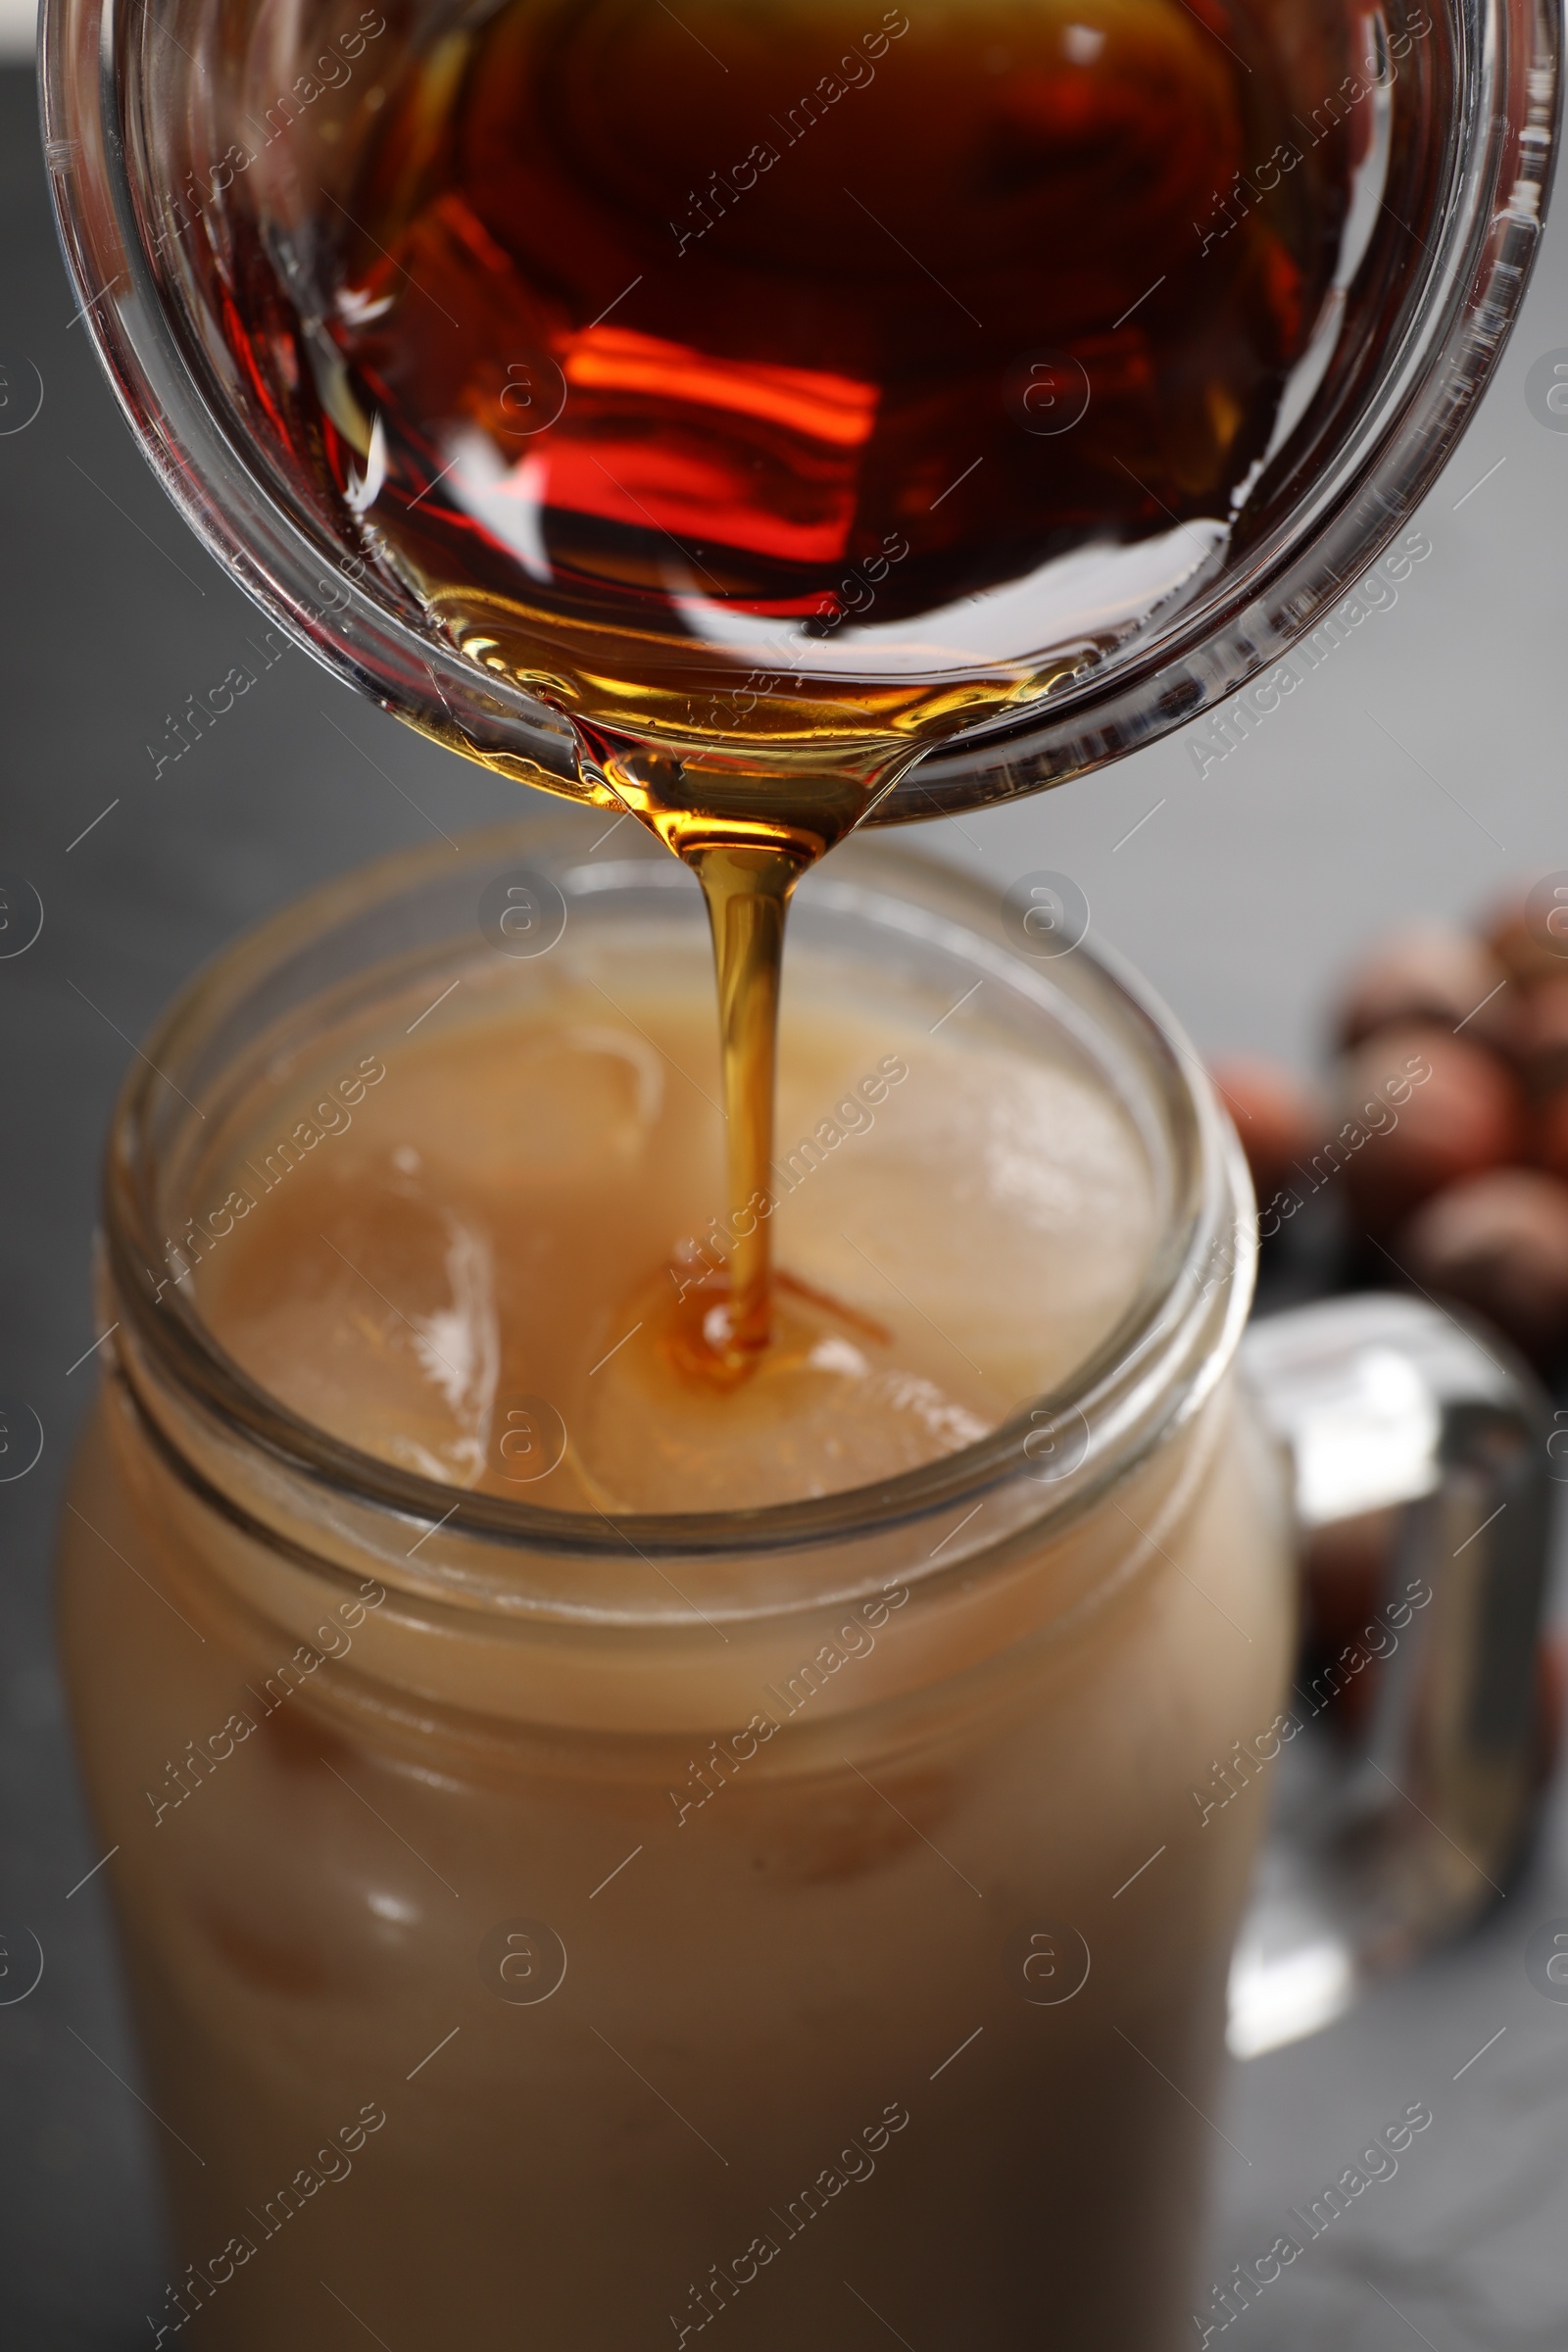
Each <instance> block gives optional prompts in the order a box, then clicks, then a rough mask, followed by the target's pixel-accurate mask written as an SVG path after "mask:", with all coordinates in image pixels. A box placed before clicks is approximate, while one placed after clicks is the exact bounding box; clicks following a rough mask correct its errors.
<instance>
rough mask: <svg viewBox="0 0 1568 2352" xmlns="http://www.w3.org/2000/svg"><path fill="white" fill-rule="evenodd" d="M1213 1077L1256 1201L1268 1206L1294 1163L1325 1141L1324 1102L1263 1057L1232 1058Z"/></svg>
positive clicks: (1219, 1064) (1214, 1068)
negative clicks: (1232, 1122) (1237, 1139)
mask: <svg viewBox="0 0 1568 2352" xmlns="http://www.w3.org/2000/svg"><path fill="white" fill-rule="evenodd" d="M1209 1075H1210V1076H1211V1077H1212V1079H1213V1081H1214V1090H1215V1092H1216V1094H1218V1096H1219V1098H1220V1100H1221V1102H1222V1103H1224V1105H1225V1107H1226V1109H1227V1110H1228V1111H1229V1112H1230V1114H1231V1117H1232V1118H1233V1119H1234V1120H1235V1122H1236V1132H1237V1134H1238V1135H1239V1136H1240V1138H1241V1142H1242V1150H1243V1151H1244V1152H1246V1154H1247V1164H1248V1166H1249V1167H1250V1169H1251V1171H1252V1185H1253V1188H1254V1190H1255V1191H1256V1194H1257V1197H1258V1199H1259V1201H1268V1200H1270V1199H1272V1197H1273V1195H1274V1194H1275V1193H1277V1192H1278V1191H1279V1189H1280V1187H1281V1185H1282V1184H1285V1183H1287V1182H1288V1181H1289V1179H1290V1175H1291V1172H1292V1169H1293V1167H1294V1165H1295V1162H1296V1161H1297V1160H1299V1159H1301V1158H1304V1157H1305V1155H1306V1154H1307V1153H1308V1152H1311V1151H1312V1150H1313V1148H1314V1147H1315V1146H1316V1145H1317V1144H1318V1143H1319V1142H1320V1141H1321V1139H1322V1135H1323V1127H1324V1111H1323V1104H1322V1101H1321V1099H1320V1097H1319V1096H1318V1095H1317V1094H1316V1092H1315V1091H1314V1090H1313V1089H1312V1088H1311V1087H1310V1086H1308V1085H1307V1084H1306V1082H1305V1080H1304V1079H1301V1078H1299V1077H1298V1076H1297V1075H1296V1072H1295V1071H1294V1070H1289V1069H1286V1068H1285V1067H1284V1065H1283V1064H1282V1063H1280V1062H1277V1061H1268V1060H1265V1059H1264V1058H1263V1056H1262V1055H1261V1054H1233V1055H1230V1056H1228V1057H1227V1058H1226V1059H1225V1060H1223V1061H1216V1062H1215V1063H1214V1064H1213V1065H1212V1068H1211V1069H1210V1072H1209Z"/></svg>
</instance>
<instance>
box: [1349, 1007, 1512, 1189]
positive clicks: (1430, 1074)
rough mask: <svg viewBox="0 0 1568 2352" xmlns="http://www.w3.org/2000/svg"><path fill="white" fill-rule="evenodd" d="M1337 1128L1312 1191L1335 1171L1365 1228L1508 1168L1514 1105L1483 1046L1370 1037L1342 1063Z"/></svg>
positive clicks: (1507, 1081) (1508, 1077) (1416, 1032)
mask: <svg viewBox="0 0 1568 2352" xmlns="http://www.w3.org/2000/svg"><path fill="white" fill-rule="evenodd" d="M1336 1107H1337V1111H1338V1117H1339V1122H1340V1123H1339V1125H1338V1126H1337V1127H1336V1129H1335V1131H1334V1133H1333V1135H1332V1136H1330V1137H1329V1138H1328V1139H1327V1140H1326V1141H1325V1142H1324V1143H1323V1144H1322V1145H1320V1147H1319V1148H1318V1150H1317V1151H1316V1152H1314V1153H1313V1155H1312V1158H1311V1162H1310V1168H1311V1173H1312V1175H1313V1177H1314V1179H1315V1181H1316V1182H1318V1183H1319V1184H1321V1183H1324V1182H1327V1181H1328V1178H1329V1176H1330V1175H1331V1174H1332V1173H1334V1172H1335V1171H1339V1170H1343V1173H1344V1179H1345V1184H1346V1188H1347V1190H1348V1194H1349V1197H1350V1199H1351V1201H1353V1202H1354V1204H1355V1206H1356V1208H1357V1209H1358V1210H1359V1211H1360V1214H1361V1215H1362V1217H1363V1218H1364V1219H1365V1221H1366V1223H1367V1224H1368V1225H1369V1226H1372V1227H1375V1228H1382V1227H1385V1226H1388V1225H1391V1224H1393V1223H1395V1222H1396V1221H1397V1219H1399V1218H1401V1217H1403V1216H1406V1215H1408V1214H1409V1212H1410V1210H1411V1209H1412V1208H1414V1207H1416V1206H1417V1204H1418V1203H1419V1202H1420V1201H1425V1200H1427V1199H1428V1198H1429V1197H1430V1196H1431V1195H1432V1194H1433V1193H1436V1192H1440V1191H1441V1190H1442V1189H1443V1187H1444V1186H1445V1185H1446V1184H1452V1183H1454V1182H1455V1181H1456V1180H1458V1179H1459V1178H1461V1177H1465V1176H1477V1175H1480V1174H1481V1173H1482V1172H1483V1170H1485V1169H1487V1168H1495V1167H1498V1166H1500V1165H1502V1164H1503V1163H1504V1162H1505V1161H1507V1160H1510V1159H1513V1158H1515V1157H1516V1156H1517V1155H1518V1153H1519V1152H1520V1150H1521V1149H1522V1146H1523V1143H1524V1139H1525V1132H1526V1130H1525V1113H1524V1099H1523V1095H1522V1093H1521V1090H1520V1087H1519V1082H1518V1080H1517V1079H1516V1078H1515V1076H1514V1075H1513V1072H1512V1071H1511V1070H1510V1069H1509V1068H1508V1067H1507V1065H1506V1064H1505V1063H1504V1062H1502V1061H1500V1060H1499V1059H1498V1058H1497V1056H1496V1055H1495V1054H1491V1053H1489V1052H1488V1051H1487V1049H1486V1048H1485V1047H1484V1046H1478V1045H1472V1044H1471V1043H1470V1041H1469V1039H1468V1038H1463V1037H1453V1036H1451V1035H1450V1034H1449V1033H1448V1032H1447V1031H1446V1029H1434V1028H1429V1027H1425V1026H1422V1025H1420V1024H1414V1025H1411V1026H1409V1027H1405V1028H1399V1029H1384V1030H1380V1031H1379V1032H1378V1034H1377V1036H1376V1037H1372V1038H1368V1039H1367V1040H1366V1041H1365V1042H1364V1043H1363V1044H1361V1045H1360V1046H1358V1047H1357V1048H1356V1049H1355V1052H1354V1053H1353V1054H1348V1055H1347V1056H1346V1058H1345V1060H1344V1062H1343V1063H1342V1065H1341V1071H1340V1077H1339V1083H1338V1086H1337V1088H1336Z"/></svg>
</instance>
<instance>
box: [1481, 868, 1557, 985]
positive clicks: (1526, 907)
mask: <svg viewBox="0 0 1568 2352" xmlns="http://www.w3.org/2000/svg"><path fill="white" fill-rule="evenodd" d="M1555 880H1556V877H1555V876H1554V875H1551V874H1546V875H1544V876H1543V878H1542V880H1541V881H1540V882H1537V883H1536V884H1534V885H1533V886H1532V887H1531V888H1529V889H1526V890H1521V891H1518V892H1516V893H1515V894H1514V896H1513V897H1512V898H1510V899H1508V900H1506V901H1505V902H1504V903H1503V905H1502V906H1500V907H1498V908H1497V909H1496V910H1495V913H1494V915H1493V917H1492V920H1491V921H1490V922H1489V923H1488V925H1487V930H1486V939H1487V945H1488V946H1489V947H1490V948H1491V950H1492V952H1493V954H1494V955H1495V956H1496V957H1497V959H1498V961H1499V962H1501V963H1503V964H1505V965H1506V966H1507V969H1508V971H1509V972H1510V974H1511V975H1512V977H1513V978H1514V979H1515V980H1518V981H1522V982H1523V984H1524V985H1525V987H1527V988H1530V987H1533V986H1534V985H1535V983H1536V982H1537V981H1538V980H1560V979H1561V977H1562V975H1563V973H1564V972H1565V971H1568V899H1565V900H1564V901H1562V902H1561V903H1560V904H1559V903H1558V902H1557V901H1556V899H1555V895H1554V891H1553V888H1552V885H1553V884H1554V882H1555Z"/></svg>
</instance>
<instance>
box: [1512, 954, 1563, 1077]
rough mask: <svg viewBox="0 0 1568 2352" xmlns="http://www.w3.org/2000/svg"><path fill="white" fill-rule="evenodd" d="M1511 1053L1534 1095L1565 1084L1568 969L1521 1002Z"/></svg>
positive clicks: (1532, 991) (1530, 991)
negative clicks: (1516, 1057) (1514, 1056)
mask: <svg viewBox="0 0 1568 2352" xmlns="http://www.w3.org/2000/svg"><path fill="white" fill-rule="evenodd" d="M1514 1050H1515V1053H1516V1054H1517V1056H1518V1060H1519V1065H1520V1067H1521V1069H1522V1070H1523V1071H1524V1078H1525V1084H1526V1086H1528V1087H1529V1089H1530V1091H1531V1093H1532V1094H1533V1095H1536V1096H1537V1097H1542V1096H1546V1095H1550V1094H1553V1093H1554V1092H1555V1091H1556V1089H1557V1088H1558V1087H1560V1086H1563V1085H1565V1084H1568V965H1565V966H1564V968H1563V969H1562V971H1561V972H1559V973H1558V974H1557V975H1556V976H1555V977H1554V978H1553V979H1550V980H1543V981H1542V982H1541V983H1540V984H1539V986H1537V987H1535V988H1532V989H1531V990H1529V991H1528V992H1527V993H1526V994H1525V995H1523V996H1522V997H1521V998H1520V1001H1519V1014H1518V1021H1517V1024H1516V1027H1515V1032H1514Z"/></svg>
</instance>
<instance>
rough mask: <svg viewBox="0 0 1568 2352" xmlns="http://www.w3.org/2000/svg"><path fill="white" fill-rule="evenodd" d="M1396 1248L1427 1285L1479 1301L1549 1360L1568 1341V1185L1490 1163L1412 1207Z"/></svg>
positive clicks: (1539, 1358) (1510, 1333)
mask: <svg viewBox="0 0 1568 2352" xmlns="http://www.w3.org/2000/svg"><path fill="white" fill-rule="evenodd" d="M1393 1255H1394V1256H1395V1257H1396V1258H1397V1261H1398V1263H1399V1265H1400V1267H1401V1268H1402V1270H1403V1271H1404V1272H1405V1273H1407V1274H1408V1275H1409V1276H1410V1278H1411V1279H1412V1280H1413V1281H1415V1282H1418V1283H1419V1284H1420V1285H1421V1286H1422V1288H1423V1289H1424V1290H1430V1291H1437V1292H1442V1293H1446V1295H1447V1297H1449V1298H1450V1299H1459V1300H1461V1301H1462V1302H1463V1303H1464V1304H1465V1305H1467V1306H1473V1307H1475V1308H1476V1309H1477V1310H1478V1311H1479V1312H1480V1313H1481V1314H1483V1315H1485V1316H1487V1317H1488V1318H1489V1320H1490V1321H1492V1322H1493V1323H1495V1325H1496V1326H1497V1328H1498V1330H1499V1331H1501V1332H1504V1333H1505V1334H1506V1335H1507V1337H1508V1338H1509V1339H1511V1340H1512V1341H1514V1343H1515V1344H1516V1345H1517V1346H1518V1347H1519V1348H1522V1349H1523V1350H1524V1352H1525V1353H1526V1354H1527V1355H1529V1356H1531V1357H1533V1358H1534V1359H1535V1361H1536V1362H1537V1363H1541V1364H1549V1363H1550V1362H1551V1361H1552V1359H1553V1357H1554V1356H1555V1355H1556V1354H1557V1353H1558V1351H1559V1350H1560V1349H1561V1348H1562V1345H1563V1342H1564V1341H1565V1340H1568V1184H1564V1183H1562V1182H1561V1181H1560V1179H1559V1178H1557V1177H1555V1176H1545V1175H1543V1174H1541V1173H1540V1171H1539V1170H1537V1169H1534V1168H1495V1169H1493V1170H1492V1171H1491V1172H1490V1173H1489V1174H1487V1175H1485V1176H1474V1177H1471V1178H1470V1180H1469V1181H1468V1182H1467V1183H1464V1184H1455V1185H1451V1186H1450V1187H1449V1188H1448V1190H1447V1191H1446V1192H1445V1193H1440V1194H1439V1195H1438V1197H1437V1198H1436V1200H1433V1201H1428V1202H1427V1203H1426V1206H1425V1207H1424V1208H1421V1209H1418V1210H1417V1212H1416V1214H1415V1215H1414V1216H1413V1217H1412V1218H1411V1220H1410V1222H1409V1224H1408V1225H1406V1226H1405V1227H1404V1228H1403V1229H1402V1230H1401V1232H1400V1233H1399V1234H1398V1235H1397V1237H1396V1240H1395V1244H1394V1249H1393Z"/></svg>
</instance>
